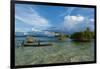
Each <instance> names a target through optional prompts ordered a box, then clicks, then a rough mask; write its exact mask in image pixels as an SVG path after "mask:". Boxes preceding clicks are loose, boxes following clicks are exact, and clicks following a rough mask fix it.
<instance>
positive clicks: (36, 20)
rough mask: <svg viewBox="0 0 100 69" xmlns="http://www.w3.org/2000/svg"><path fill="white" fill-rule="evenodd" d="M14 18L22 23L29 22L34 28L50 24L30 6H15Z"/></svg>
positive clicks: (45, 26)
mask: <svg viewBox="0 0 100 69" xmlns="http://www.w3.org/2000/svg"><path fill="white" fill-rule="evenodd" d="M15 10H16V12H15V18H16V19H18V20H20V21H22V22H23V23H26V24H29V25H31V26H33V27H36V28H41V29H42V28H43V29H44V28H47V27H49V26H50V23H49V21H48V20H47V19H46V18H44V17H42V16H40V15H39V13H38V12H37V11H35V10H34V9H33V8H32V7H31V6H26V7H25V6H21V5H18V6H16V9H15Z"/></svg>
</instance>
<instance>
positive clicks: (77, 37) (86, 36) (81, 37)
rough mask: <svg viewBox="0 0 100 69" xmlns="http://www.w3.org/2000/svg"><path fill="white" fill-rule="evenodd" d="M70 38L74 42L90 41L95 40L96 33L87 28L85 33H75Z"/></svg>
mask: <svg viewBox="0 0 100 69" xmlns="http://www.w3.org/2000/svg"><path fill="white" fill-rule="evenodd" d="M70 38H71V39H72V40H74V41H83V42H84V41H90V40H91V39H94V32H92V31H90V29H89V28H88V27H87V28H86V30H85V31H82V32H75V33H73V34H72V35H71V36H70Z"/></svg>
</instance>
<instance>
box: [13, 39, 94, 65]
mask: <svg viewBox="0 0 100 69" xmlns="http://www.w3.org/2000/svg"><path fill="white" fill-rule="evenodd" d="M39 39H41V40H44V41H49V42H50V43H52V46H42V47H21V42H22V40H25V38H24V37H23V38H17V37H16V42H15V44H16V45H15V46H16V47H15V65H34V64H50V63H67V62H68V63H71V62H84V61H93V60H94V41H93V40H92V41H91V42H73V41H71V39H66V40H65V41H56V39H55V38H39Z"/></svg>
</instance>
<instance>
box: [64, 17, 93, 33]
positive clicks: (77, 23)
mask: <svg viewBox="0 0 100 69" xmlns="http://www.w3.org/2000/svg"><path fill="white" fill-rule="evenodd" d="M91 21H94V19H88V18H87V17H84V16H81V15H76V16H74V15H70V16H69V15H68V16H65V17H64V23H63V28H64V29H66V31H73V32H77V31H82V30H85V29H86V28H87V27H90V28H91V27H92V28H91V29H92V30H93V27H94V26H93V25H92V24H91Z"/></svg>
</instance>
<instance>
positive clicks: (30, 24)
mask: <svg viewBox="0 0 100 69" xmlns="http://www.w3.org/2000/svg"><path fill="white" fill-rule="evenodd" d="M87 27H89V28H90V29H91V30H92V31H93V30H94V9H93V8H80V7H61V6H44V5H28V4H16V5H15V31H16V32H19V31H21V32H28V31H58V32H66V33H67V32H68V33H71V32H77V31H83V30H85V29H86V28H87Z"/></svg>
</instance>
